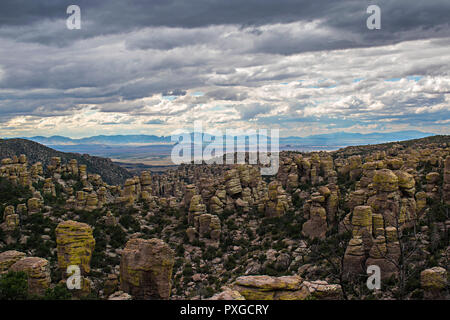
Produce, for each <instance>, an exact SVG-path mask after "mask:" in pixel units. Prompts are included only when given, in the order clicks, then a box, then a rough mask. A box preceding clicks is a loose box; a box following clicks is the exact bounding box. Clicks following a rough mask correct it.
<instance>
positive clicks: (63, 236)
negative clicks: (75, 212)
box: [55, 220, 95, 275]
mask: <svg viewBox="0 0 450 320" xmlns="http://www.w3.org/2000/svg"><path fill="white" fill-rule="evenodd" d="M55 232H56V244H57V250H58V266H59V268H60V269H61V271H62V272H63V274H66V270H67V267H68V266H70V265H77V266H79V267H80V269H81V273H82V274H83V275H84V274H87V273H89V272H90V270H91V267H90V263H91V257H92V252H93V251H94V247H95V240H94V237H93V235H92V228H91V227H90V226H89V225H88V224H86V223H81V222H76V221H72V220H69V221H64V222H61V223H60V224H59V225H58V226H57V227H56V230H55Z"/></svg>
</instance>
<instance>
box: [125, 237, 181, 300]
mask: <svg viewBox="0 0 450 320" xmlns="http://www.w3.org/2000/svg"><path fill="white" fill-rule="evenodd" d="M173 264H174V252H173V250H172V249H170V247H169V246H168V245H167V244H166V243H164V242H163V241H162V240H159V239H150V240H144V239H138V238H136V239H131V240H129V241H128V242H127V244H126V246H125V249H124V250H123V251H122V259H121V261H120V286H121V290H122V291H124V292H126V293H129V294H130V295H131V296H133V298H134V299H141V300H142V299H144V300H148V299H158V300H166V299H169V297H170V291H171V287H172V269H173Z"/></svg>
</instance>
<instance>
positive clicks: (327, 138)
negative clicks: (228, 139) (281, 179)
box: [23, 130, 435, 149]
mask: <svg viewBox="0 0 450 320" xmlns="http://www.w3.org/2000/svg"><path fill="white" fill-rule="evenodd" d="M205 135H206V134H205ZM433 135H435V134H434V133H430V132H422V131H414V130H411V131H397V132H376V133H367V134H362V133H351V132H337V133H328V134H318V135H311V136H307V137H282V138H280V140H279V143H280V145H281V146H287V145H291V146H305V147H312V146H316V147H320V146H324V147H325V146H328V147H329V146H337V147H343V146H352V145H366V144H377V143H385V142H393V141H402V140H410V139H420V138H424V137H428V136H433ZM192 136H193V134H192V133H191V137H192ZM23 139H28V140H31V141H35V142H38V143H41V144H44V145H48V146H71V145H73V146H76V145H106V146H108V145H109V146H113V145H131V144H141V145H146V144H149V145H152V144H155V145H156V144H172V143H173V142H172V141H171V138H170V136H155V135H111V136H106V135H99V136H93V137H88V138H81V139H71V138H67V137H63V136H51V137H43V136H35V137H29V138H23ZM269 141H270V138H269ZM69 148H70V147H69ZM65 149H67V147H66V148H65Z"/></svg>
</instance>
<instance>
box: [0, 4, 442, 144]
mask: <svg viewBox="0 0 450 320" xmlns="http://www.w3.org/2000/svg"><path fill="white" fill-rule="evenodd" d="M55 2H56V1H50V0H48V1H17V0H14V1H9V0H4V1H2V4H1V5H0V6H1V10H0V43H1V46H0V135H2V136H31V135H36V134H42V135H52V134H61V135H68V136H73V137H80V136H88V135H93V134H115V133H122V134H127V133H146V134H161V135H168V134H170V132H172V131H173V130H175V129H177V128H180V127H192V122H193V121H194V120H203V121H204V126H205V127H208V128H219V129H220V128H229V127H234V128H244V129H245V128H250V127H253V128H256V127H260V128H268V129H270V128H275V127H276V128H280V129H281V132H280V133H281V135H283V136H286V135H300V136H304V135H308V134H313V133H325V132H335V131H342V130H346V131H354V132H370V131H390V130H402V129H411V128H414V129H422V130H423V131H428V132H430V131H431V132H436V133H444V134H449V133H450V130H449V127H450V126H449V121H450V115H449V114H450V112H449V110H450V108H449V106H450V103H449V102H450V94H449V93H450V75H449V72H450V71H449V70H450V68H449V67H450V50H449V49H450V34H449V33H450V28H449V22H448V16H449V13H450V3H449V2H448V1H437V0H435V1H427V2H423V3H419V2H417V3H412V2H411V1H403V0H400V1H395V2H393V1H378V3H377V4H378V5H379V6H380V8H381V12H382V16H381V17H382V20H381V21H382V22H381V30H368V29H367V27H366V19H367V17H368V16H369V14H367V13H366V8H367V6H368V5H369V1H367V2H366V1H352V0H346V1H321V2H320V4H318V2H314V1H294V0H286V1H285V0H281V1H266V0H258V1H256V0H251V1H235V0H228V1H225V0H222V1H219V0H213V1H212V0H208V1H206V0H202V1H200V0H196V1H182V0H164V1H151V3H149V1H132V2H131V3H128V2H124V1H108V2H94V1H77V4H78V5H79V6H80V7H81V16H82V29H81V30H68V29H67V28H66V25H65V20H66V18H67V16H68V15H67V14H66V8H67V6H68V5H70V4H72V3H70V2H68V1H58V2H57V3H58V4H55Z"/></svg>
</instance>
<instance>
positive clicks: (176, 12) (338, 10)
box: [0, 0, 450, 54]
mask: <svg viewBox="0 0 450 320" xmlns="http://www.w3.org/2000/svg"><path fill="white" fill-rule="evenodd" d="M71 4H76V5H79V6H80V7H81V10H82V29H81V30H80V31H79V32H71V31H69V30H66V29H65V28H64V25H65V19H66V18H67V14H66V8H67V7H68V6H69V5H71ZM369 4H377V5H378V6H380V8H381V10H382V29H381V30H377V32H372V31H371V30H368V29H367V28H366V19H367V17H368V16H369V15H368V14H367V13H366V8H367V6H368V5H369ZM0 6H1V10H0V27H1V28H0V35H3V36H9V37H13V38H15V39H18V40H21V41H31V42H39V43H44V44H51V45H57V46H62V45H68V44H70V43H71V41H73V40H74V39H86V38H89V37H92V36H99V35H108V34H118V33H126V32H128V31H131V30H136V29H141V28H145V27H178V28H198V27H206V26H211V25H238V26H242V27H245V26H256V27H258V26H262V25H267V24H276V23H290V22H294V21H305V22H308V21H313V20H318V19H319V20H320V21H321V24H322V26H323V27H326V28H330V29H333V30H334V31H333V33H332V35H325V37H323V38H321V37H319V38H318V37H317V36H316V35H312V37H311V38H308V37H306V38H305V39H302V42H301V43H299V41H295V40H298V39H296V38H295V37H293V38H292V35H289V34H287V35H286V38H284V40H283V35H276V34H275V35H273V36H275V37H277V38H276V39H273V40H272V41H269V40H270V39H268V41H266V42H263V43H259V44H257V45H256V47H255V50H256V51H258V50H260V51H262V52H268V53H280V54H292V53H297V52H304V51H314V50H324V49H342V48H351V47H356V46H373V45H381V44H387V43H393V42H398V41H402V40H412V39H421V38H429V37H440V36H446V35H448V34H449V29H450V28H449V25H448V17H449V15H450V2H449V1H447V0H432V1H409V0H396V1H390V0H380V1H376V2H372V1H361V0H344V1H335V0H325V1H311V0H308V1H306V0H300V1H299V0H246V1H242V0H226V1H224V0H190V1H186V0H152V1H144V0H139V1H138V0H134V1H133V0H132V1H123V0H109V1H91V0H78V1H65V0H63V1H56V0H54V1H50V0H39V1H30V0H28V1H24V0H21V1H18V0H2V2H1V5H0ZM44 21H59V23H54V24H49V25H47V28H46V32H42V30H40V28H39V27H38V24H39V23H43V22H44ZM12 26H13V27H16V28H15V29H11V28H10V27H12ZM17 27H20V28H17ZM253 32H254V34H255V35H258V34H261V35H263V32H262V31H261V30H258V29H255V30H254V31H253ZM349 33H350V34H351V35H354V36H353V37H350V38H348V39H346V38H343V37H337V38H333V35H334V34H341V35H348V34H349ZM279 36H281V38H280V37H279ZM174 37H175V38H172V39H170V38H169V39H160V40H161V41H157V42H153V44H151V43H147V44H145V43H144V44H143V46H144V48H145V47H146V46H147V48H148V47H149V46H150V47H152V46H153V45H155V44H154V43H157V44H158V46H159V48H161V49H170V48H173V47H175V46H178V45H182V44H183V43H185V42H186V41H187V40H189V39H191V40H189V41H190V43H195V42H196V41H208V40H210V38H211V34H210V33H208V32H205V33H203V34H201V33H199V34H198V35H192V36H191V37H190V38H182V39H176V36H174ZM269 38H270V36H269ZM274 40H277V41H276V42H277V45H275V46H274V45H273V43H274ZM144 42H145V41H144ZM132 45H136V43H132Z"/></svg>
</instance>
